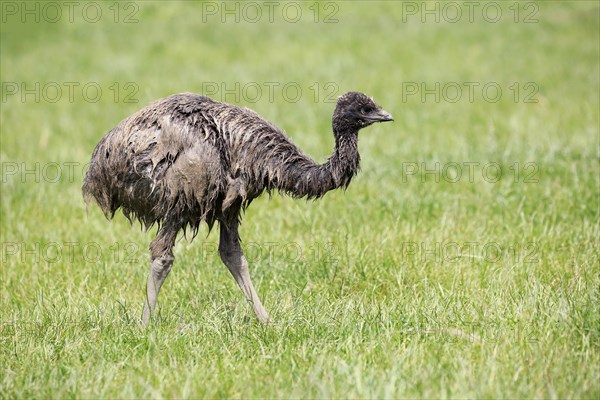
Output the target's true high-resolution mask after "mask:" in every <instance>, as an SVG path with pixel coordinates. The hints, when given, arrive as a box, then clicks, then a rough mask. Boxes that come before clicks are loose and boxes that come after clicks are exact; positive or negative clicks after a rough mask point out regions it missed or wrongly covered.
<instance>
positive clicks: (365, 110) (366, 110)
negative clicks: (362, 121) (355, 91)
mask: <svg viewBox="0 0 600 400" xmlns="http://www.w3.org/2000/svg"><path fill="white" fill-rule="evenodd" d="M360 111H361V112H362V113H363V114H370V113H372V112H373V111H374V108H373V107H371V106H364V107H363V108H362V109H361V110H360Z"/></svg>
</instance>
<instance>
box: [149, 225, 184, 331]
mask: <svg viewBox="0 0 600 400" xmlns="http://www.w3.org/2000/svg"><path fill="white" fill-rule="evenodd" d="M176 237H177V232H176V231H175V232H173V231H159V233H158V235H157V236H156V239H154V240H153V241H152V243H151V244H150V254H151V256H150V274H149V275H148V284H147V287H146V301H145V302H144V312H143V314H142V324H143V325H144V326H147V325H148V321H150V317H151V316H152V315H154V312H155V310H156V299H157V297H158V292H159V291H160V288H161V286H162V285H163V283H164V282H165V279H167V275H169V272H171V268H172V267H173V260H174V257H173V246H174V245H175V238H176Z"/></svg>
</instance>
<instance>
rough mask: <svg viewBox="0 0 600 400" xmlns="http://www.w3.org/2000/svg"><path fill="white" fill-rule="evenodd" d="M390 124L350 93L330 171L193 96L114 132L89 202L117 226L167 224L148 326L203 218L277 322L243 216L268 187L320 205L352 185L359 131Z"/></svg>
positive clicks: (342, 101)
mask: <svg viewBox="0 0 600 400" xmlns="http://www.w3.org/2000/svg"><path fill="white" fill-rule="evenodd" d="M383 121H392V117H391V115H390V114H389V113H387V112H385V111H383V110H382V109H381V108H380V107H379V106H377V105H376V104H375V103H374V101H373V100H372V99H371V98H370V97H368V96H366V95H364V94H362V93H357V92H350V93H347V94H345V95H343V96H341V97H340V98H339V99H338V102H337V105H336V108H335V111H334V114H333V118H332V126H333V134H334V137H335V148H334V151H333V154H332V155H331V157H329V159H328V160H327V161H326V162H325V163H323V164H316V163H315V162H314V161H313V160H312V159H310V158H309V157H308V156H306V155H304V153H302V151H301V150H300V149H299V148H298V147H296V146H295V145H294V144H293V143H292V142H291V140H290V139H289V138H288V137H287V136H286V135H285V133H284V132H283V131H282V130H280V129H279V128H277V127H276V126H274V125H273V124H271V123H270V122H268V121H266V120H265V119H263V118H261V117H260V116H259V115H258V114H257V113H255V112H254V111H252V110H249V109H246V108H240V107H237V106H234V105H230V104H226V103H222V102H218V101H215V100H212V99H210V98H208V97H204V96H200V95H196V94H192V93H183V94H176V95H173V96H170V97H166V98H164V99H161V100H158V101H156V102H154V103H152V104H150V105H148V106H146V107H145V108H143V109H141V110H140V111H138V112H137V113H135V114H133V115H131V116H129V117H127V118H126V119H124V120H123V121H122V122H121V123H120V124H119V125H117V126H116V127H115V128H114V129H112V130H111V131H109V132H108V133H107V134H106V135H105V136H104V137H103V138H102V139H101V140H100V142H99V143H98V145H97V146H96V148H95V150H94V152H93V154H92V159H91V162H90V166H89V169H88V171H87V173H86V176H85V178H84V182H83V195H84V198H85V199H86V200H87V199H89V198H94V199H95V200H96V202H97V203H98V205H99V206H100V208H101V209H102V211H103V212H104V215H105V216H106V217H107V218H108V219H111V218H112V217H113V216H114V213H115V212H116V211H117V210H118V209H119V208H121V209H122V211H123V213H124V214H125V216H126V217H127V218H128V219H129V220H130V221H132V222H133V220H135V219H137V220H139V221H140V222H141V223H142V224H143V225H144V226H145V227H146V228H147V229H148V228H150V227H151V226H152V225H154V224H157V225H158V232H157V235H156V238H155V239H154V240H153V241H152V243H151V244H150V260H151V263H150V274H149V276H148V282H147V297H146V302H145V305H144V311H143V315H142V321H143V323H144V324H147V323H148V321H149V319H150V316H151V315H152V314H153V313H154V311H155V308H156V298H157V295H158V292H159V290H160V288H161V286H162V284H163V282H164V281H165V279H166V277H167V275H168V274H169V272H170V270H171V267H172V265H173V260H174V258H173V252H172V249H173V246H174V244H175V239H176V237H177V234H178V233H179V232H180V231H181V230H184V229H186V228H187V227H189V228H191V229H192V230H193V231H194V233H196V232H197V230H198V227H199V225H200V223H202V222H203V221H204V222H206V223H207V224H208V226H209V227H210V228H212V227H213V225H214V223H215V222H218V223H219V228H220V239H219V255H220V257H221V259H222V261H223V263H224V264H225V265H226V266H227V268H228V269H229V271H230V272H231V273H232V275H233V277H234V278H235V280H236V282H237V283H238V285H239V286H240V288H241V289H242V292H243V293H244V296H245V297H246V300H247V301H248V302H249V303H250V304H251V305H252V307H253V309H254V313H255V314H256V316H257V318H258V319H259V320H260V321H267V320H268V315H267V312H266V311H265V309H264V307H263V306H262V303H261V301H260V299H259V297H258V295H257V294H256V291H255V289H254V287H253V285H252V281H251V280H250V275H249V272H248V262H247V261H246V259H245V257H244V255H243V253H242V249H241V246H240V238H239V235H238V225H239V223H240V222H241V211H242V210H243V209H244V208H246V207H248V205H249V204H250V202H251V201H252V200H253V199H254V198H256V197H258V196H260V194H261V193H263V192H264V191H265V190H266V191H268V192H271V191H273V190H278V191H280V192H282V193H286V194H289V195H291V196H293V197H296V198H302V197H305V198H309V199H314V198H319V197H322V196H323V195H324V194H325V193H327V192H328V191H329V190H333V189H336V188H339V187H343V188H345V187H347V186H348V184H349V183H350V180H351V179H352V177H353V176H354V175H355V174H356V173H357V172H358V169H359V164H360V156H359V154H358V131H359V130H360V129H361V128H364V127H366V126H368V125H370V124H372V123H374V122H383Z"/></svg>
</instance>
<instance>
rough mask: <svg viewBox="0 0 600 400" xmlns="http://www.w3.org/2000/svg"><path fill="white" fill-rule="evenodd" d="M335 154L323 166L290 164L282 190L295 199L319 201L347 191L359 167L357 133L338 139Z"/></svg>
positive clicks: (302, 163)
mask: <svg viewBox="0 0 600 400" xmlns="http://www.w3.org/2000/svg"><path fill="white" fill-rule="evenodd" d="M335 137H336V140H335V148H334V150H333V154H332V155H331V156H330V157H329V159H328V160H327V161H326V162H325V163H323V164H315V163H313V162H309V161H306V160H304V161H296V162H293V163H291V164H288V165H287V166H286V167H285V169H286V174H285V179H284V180H283V182H282V183H283V185H281V186H280V187H279V189H282V190H284V191H286V192H288V193H290V194H292V195H293V196H294V197H308V198H309V199H310V198H319V197H322V196H323V195H325V193H327V192H328V191H330V190H333V189H337V188H339V187H342V188H346V187H347V186H348V185H349V184H350V181H351V179H352V178H353V177H354V175H356V173H357V172H358V170H359V166H360V155H359V154H358V132H352V133H345V134H341V135H335Z"/></svg>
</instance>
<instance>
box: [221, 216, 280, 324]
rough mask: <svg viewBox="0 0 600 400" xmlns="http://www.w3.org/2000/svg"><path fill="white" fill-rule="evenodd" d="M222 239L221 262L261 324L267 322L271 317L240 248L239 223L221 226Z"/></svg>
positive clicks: (222, 224)
mask: <svg viewBox="0 0 600 400" xmlns="http://www.w3.org/2000/svg"><path fill="white" fill-rule="evenodd" d="M220 229H221V237H220V241H219V255H220V256H221V260H223V263H224V264H225V265H226V266H227V268H228V269H229V272H231V274H232V275H233V277H234V278H235V281H236V282H237V284H238V285H239V286H240V289H242V292H243V293H244V296H245V297H246V300H247V301H248V303H250V305H251V306H252V308H253V309H254V314H256V318H258V320H259V321H260V322H267V321H268V320H269V315H268V314H267V312H266V311H265V308H264V307H263V305H262V303H261V302H260V299H259V298H258V294H256V290H254V285H253V284H252V281H251V280H250V274H249V273H248V261H246V257H244V254H243V253H242V248H241V246H240V237H239V235H238V227H237V223H235V225H233V224H232V226H229V227H227V226H226V225H225V223H221V224H220Z"/></svg>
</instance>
